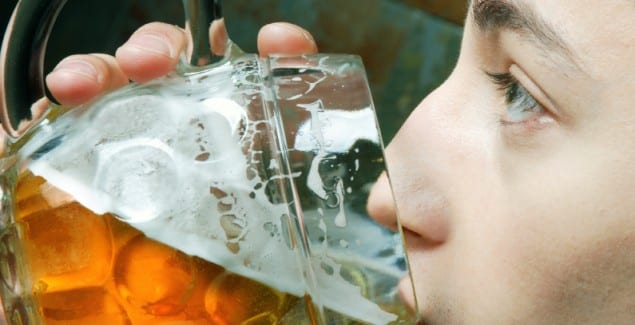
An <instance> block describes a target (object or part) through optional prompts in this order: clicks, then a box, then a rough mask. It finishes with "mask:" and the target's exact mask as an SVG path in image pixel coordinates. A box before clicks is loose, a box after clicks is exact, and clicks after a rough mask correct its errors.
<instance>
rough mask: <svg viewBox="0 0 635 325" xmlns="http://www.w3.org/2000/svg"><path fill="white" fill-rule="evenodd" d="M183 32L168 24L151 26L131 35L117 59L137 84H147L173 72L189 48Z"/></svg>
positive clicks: (121, 48)
mask: <svg viewBox="0 0 635 325" xmlns="http://www.w3.org/2000/svg"><path fill="white" fill-rule="evenodd" d="M186 40H187V38H186V36H185V33H184V31H183V30H182V29H181V28H179V27H176V26H173V25H169V24H165V23H158V22H155V23H149V24H146V25H144V26H142V27H141V28H139V29H138V30H136V31H135V32H134V34H132V36H130V39H129V40H128V41H127V42H126V43H125V44H123V45H122V46H121V47H120V48H119V49H117V53H116V54H115V57H116V58H117V62H119V66H120V67H121V70H122V71H123V72H124V73H125V74H126V75H127V76H128V78H130V80H133V81H137V82H145V81H149V80H151V79H154V78H157V77H161V76H164V75H166V74H167V73H168V72H170V71H172V70H173V69H174V67H175V66H176V64H177V63H178V60H179V55H180V54H181V52H182V51H183V49H184V48H185V45H186Z"/></svg>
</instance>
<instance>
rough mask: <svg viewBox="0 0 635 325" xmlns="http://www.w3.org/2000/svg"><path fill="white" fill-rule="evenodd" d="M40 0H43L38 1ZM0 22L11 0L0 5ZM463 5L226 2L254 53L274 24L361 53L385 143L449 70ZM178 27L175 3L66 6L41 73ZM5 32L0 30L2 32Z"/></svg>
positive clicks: (84, 1) (416, 0)
mask: <svg viewBox="0 0 635 325" xmlns="http://www.w3.org/2000/svg"><path fill="white" fill-rule="evenodd" d="M44 1H46V0H44ZM0 2H1V4H0V13H1V15H2V16H1V17H0V23H2V26H6V21H7V19H8V17H9V15H10V12H11V11H12V8H13V6H14V5H15V3H16V2H17V1H16V0H2V1H0ZM465 3H466V1H465V0H320V1H317V0H259V1H253V0H225V1H224V2H223V6H224V14H225V17H226V21H227V26H228V31H229V34H230V37H231V38H232V39H233V40H234V41H235V42H236V43H237V44H238V45H239V46H240V47H242V48H243V49H244V50H246V51H249V52H254V51H255V50H256V49H255V44H256V35H257V31H258V29H259V27H260V26H262V25H263V24H266V23H268V22H273V21H288V22H293V23H296V24H298V25H300V26H302V27H304V28H306V29H307V30H309V31H310V32H311V33H312V34H313V35H314V37H315V38H316V40H317V43H318V46H319V48H320V51H321V52H341V53H353V54H359V55H361V56H362V58H363V60H364V64H365V65H366V68H367V71H368V76H369V80H370V82H371V88H372V93H373V98H374V101H375V106H376V109H377V112H378V116H379V120H380V125H381V128H382V133H383V136H384V140H385V141H386V142H388V141H389V140H390V139H391V138H392V137H393V135H394V134H395V132H396V131H397V129H398V127H399V126H400V125H401V123H402V122H403V121H404V120H405V119H406V117H407V116H408V114H409V113H410V112H411V110H412V109H413V108H414V107H415V106H416V105H417V103H418V102H419V101H420V100H421V99H422V98H423V97H425V95H426V94H428V93H429V92H430V91H431V90H433V89H434V88H435V87H436V86H438V85H439V84H440V83H441V82H442V81H443V80H444V79H445V78H446V77H447V76H448V75H449V73H450V72H451V70H452V68H453V66H454V63H455V61H456V59H457V57H458V53H459V46H460V37H461V33H462V27H461V23H462V21H463V16H464V12H465ZM157 20H159V21H165V22H169V23H173V24H179V25H182V21H183V10H182V5H181V1H167V0H119V1H98V0H68V2H67V5H66V7H65V8H64V10H63V11H62V13H61V15H60V17H59V18H58V21H57V23H56V25H55V27H54V31H53V35H52V36H51V40H50V42H49V49H48V54H47V59H46V70H47V71H50V69H52V67H54V66H55V63H56V62H58V61H59V60H60V59H62V58H63V57H65V56H67V55H69V54H74V53H90V52H105V53H111V54H112V53H114V52H115V50H116V48H117V47H118V46H119V45H120V44H122V43H123V42H124V41H125V40H126V39H127V37H128V36H129V35H130V33H132V31H134V30H135V29H136V28H138V27H139V26H141V25H142V24H144V23H146V22H150V21H157ZM2 30H4V28H2Z"/></svg>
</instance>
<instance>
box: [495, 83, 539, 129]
mask: <svg viewBox="0 0 635 325" xmlns="http://www.w3.org/2000/svg"><path fill="white" fill-rule="evenodd" d="M486 74H487V75H488V76H489V77H490V79H491V80H492V82H494V84H495V85H497V86H498V88H499V89H500V90H501V91H502V92H503V93H504V96H505V105H506V110H505V113H504V114H503V116H502V117H501V123H502V124H503V125H506V124H520V123H526V122H529V121H532V120H536V119H538V118H540V117H542V116H544V115H545V114H546V110H545V108H544V107H543V106H542V105H541V104H540V103H538V101H537V100H536V99H535V98H534V97H533V96H532V95H531V94H530V93H529V91H527V89H526V88H525V87H523V86H522V85H521V84H520V82H518V80H516V78H514V76H513V75H512V74H511V73H489V72H486Z"/></svg>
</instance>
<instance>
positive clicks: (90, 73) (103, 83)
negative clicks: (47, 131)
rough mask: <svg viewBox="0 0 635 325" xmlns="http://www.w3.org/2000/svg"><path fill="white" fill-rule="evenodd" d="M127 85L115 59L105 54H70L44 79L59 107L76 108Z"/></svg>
mask: <svg viewBox="0 0 635 325" xmlns="http://www.w3.org/2000/svg"><path fill="white" fill-rule="evenodd" d="M127 83H128V78H127V77H126V76H125V74H124V73H123V72H122V71H121V69H120V68H119V66H118V64H117V61H116V60H115V58H114V57H112V56H109V55H105V54H85V55H72V56H69V57H67V58H65V59H64V60H62V61H61V62H60V63H59V64H58V65H57V66H56V67H55V69H53V71H52V72H51V73H50V74H49V75H48V76H46V84H47V87H48V89H49V91H50V92H51V94H52V95H53V97H54V98H55V100H57V101H58V102H59V103H60V104H62V105H65V106H76V105H79V104H83V103H86V102H88V101H90V100H91V99H93V98H95V97H96V96H97V95H99V94H101V93H103V92H105V91H107V90H111V89H114V88H117V87H121V86H123V85H125V84H127Z"/></svg>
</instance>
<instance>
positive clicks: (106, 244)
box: [0, 0, 416, 325]
mask: <svg viewBox="0 0 635 325" xmlns="http://www.w3.org/2000/svg"><path fill="white" fill-rule="evenodd" d="M64 2H65V1H64V0H56V1H49V0H39V1H38V0H21V1H19V3H18V5H17V7H16V11H15V12H14V16H13V18H12V21H11V22H10V25H9V28H8V30H7V32H8V33H7V36H6V37H5V42H4V47H3V50H2V59H3V60H4V62H2V63H1V65H0V72H2V76H1V80H0V86H2V88H1V90H0V100H2V101H1V104H2V105H3V112H4V115H3V117H2V122H3V125H4V127H5V130H6V133H7V134H8V135H7V136H6V137H5V138H4V139H3V151H2V156H1V158H0V169H1V177H0V190H1V191H2V196H1V199H2V201H1V203H0V204H1V205H0V209H1V211H0V212H1V214H0V296H1V298H2V304H3V308H4V310H5V313H6V318H7V321H8V322H9V323H10V324H112V325H116V324H134V325H136V324H245V325H246V324H410V323H414V322H415V321H416V320H415V317H416V312H414V311H411V310H409V309H408V308H407V307H405V305H404V304H403V303H402V300H401V299H400V297H399V293H398V292H397V289H396V288H397V284H398V282H399V281H409V277H408V274H409V273H408V263H407V259H406V254H405V252H404V249H403V238H402V235H401V234H400V232H399V231H395V230H390V229H386V228H384V227H382V226H380V225H379V224H378V223H376V222H375V221H374V220H373V219H372V218H370V217H369V216H368V214H367V212H366V202H367V197H368V193H369V190H370V187H371V185H372V184H373V182H374V181H375V180H376V178H377V177H378V176H379V175H380V173H381V172H383V171H384V170H385V163H384V158H383V147H382V141H381V138H380V135H379V131H378V127H377V122H376V118H375V113H374V109H373V105H372V101H371V96H370V93H369V88H368V84H367V81H366V76H365V73H364V68H363V66H362V64H361V62H360V59H359V58H358V57H356V56H350V55H342V54H338V55H330V54H317V55H306V56H271V57H268V58H260V57H258V56H257V55H254V54H246V53H243V52H242V51H241V50H240V49H239V48H238V47H237V46H236V45H234V44H233V43H232V42H231V41H230V40H229V39H228V38H227V34H226V30H225V28H224V21H223V20H222V18H221V15H220V4H219V3H218V1H203V0H190V1H184V5H185V7H186V16H187V17H186V18H188V19H187V26H188V30H189V31H190V33H191V35H190V36H191V37H192V41H193V42H192V44H193V46H192V48H191V49H190V51H189V55H184V56H183V57H184V59H182V61H181V63H180V64H179V65H178V67H177V68H176V70H175V71H174V72H173V73H171V74H170V75H168V76H166V77H163V78H160V79H157V80H155V81H152V82H149V83H146V84H130V85H128V86H126V87H124V88H122V89H120V90H117V91H114V92H112V93H110V94H107V95H104V96H102V97H101V98H99V99H97V100H95V101H93V102H91V103H89V104H87V105H83V106H80V107H74V108H67V107H62V106H59V105H51V107H49V108H48V110H47V111H46V113H44V114H43V116H41V117H39V118H38V119H37V120H35V121H32V122H31V123H30V126H29V127H27V128H26V129H24V130H21V131H20V132H17V131H16V126H15V124H12V123H11V122H13V123H16V122H18V121H19V119H20V118H21V116H20V115H19V113H20V112H21V111H24V110H27V111H28V107H29V106H30V104H31V103H32V102H33V101H34V100H35V99H37V98H38V97H39V96H41V95H40V93H38V92H37V91H33V87H31V86H30V85H28V83H29V82H33V81H35V82H36V83H40V85H39V86H40V88H41V83H42V73H41V61H42V55H43V52H44V50H43V49H44V48H45V46H46V39H47V37H48V33H49V30H50V27H51V25H52V24H53V22H54V20H55V17H56V15H57V13H58V12H59V10H60V9H61V7H62V6H63V4H64ZM210 38H211V39H210ZM210 44H211V46H210ZM219 44H220V47H219ZM210 48H212V49H213V50H212V51H210ZM214 53H220V55H218V54H217V55H215V54H214ZM29 71H31V73H30V74H29ZM36 86H37V85H36ZM29 91H32V92H33V93H34V94H35V95H29V94H30V93H29Z"/></svg>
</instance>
